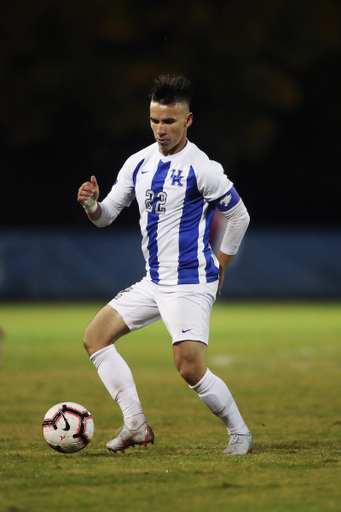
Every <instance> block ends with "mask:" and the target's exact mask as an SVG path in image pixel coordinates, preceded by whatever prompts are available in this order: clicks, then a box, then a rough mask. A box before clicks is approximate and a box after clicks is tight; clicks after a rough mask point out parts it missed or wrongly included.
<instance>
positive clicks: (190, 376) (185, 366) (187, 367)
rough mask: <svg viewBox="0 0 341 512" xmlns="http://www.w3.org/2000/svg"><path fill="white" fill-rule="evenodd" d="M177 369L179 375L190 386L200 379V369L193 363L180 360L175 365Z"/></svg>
mask: <svg viewBox="0 0 341 512" xmlns="http://www.w3.org/2000/svg"><path fill="white" fill-rule="evenodd" d="M177 368H178V371H179V373H180V375H181V377H182V378H183V379H184V380H185V381H186V382H187V384H189V385H190V386H195V384H197V383H198V382H199V380H200V378H201V377H199V374H200V371H199V369H198V367H197V365H195V364H191V363H188V362H187V361H186V362H182V363H180V364H178V365H177Z"/></svg>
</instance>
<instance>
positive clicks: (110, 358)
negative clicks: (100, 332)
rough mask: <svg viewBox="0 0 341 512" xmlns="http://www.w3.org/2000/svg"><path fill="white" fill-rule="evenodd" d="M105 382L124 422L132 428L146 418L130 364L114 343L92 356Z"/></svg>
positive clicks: (137, 426) (134, 428)
mask: <svg viewBox="0 0 341 512" xmlns="http://www.w3.org/2000/svg"><path fill="white" fill-rule="evenodd" d="M90 359H91V361H92V362H93V363H94V365H95V366H96V368H97V370H98V375H99V376H100V378H101V380H102V382H103V384H104V385H105V387H106V388H107V390H108V391H109V393H110V395H111V396H112V398H113V399H114V400H116V402H117V403H118V405H119V406H120V407H121V410H122V413H123V419H124V424H125V425H127V427H128V428H130V429H132V430H136V429H138V428H139V426H140V425H142V423H144V422H145V421H147V420H146V417H145V415H144V414H143V410H142V406H141V402H140V399H139V397H138V394H137V390H136V386H135V382H134V379H133V376H132V373H131V371H130V368H129V366H128V365H127V363H126V362H125V360H124V359H123V358H122V357H121V356H120V354H119V353H118V352H117V350H116V348H115V346H114V345H109V346H108V347H105V348H102V349H101V350H98V351H97V352H95V353H94V354H92V356H91V357H90Z"/></svg>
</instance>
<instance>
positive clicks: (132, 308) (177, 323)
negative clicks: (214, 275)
mask: <svg viewBox="0 0 341 512" xmlns="http://www.w3.org/2000/svg"><path fill="white" fill-rule="evenodd" d="M217 289H218V281H214V282H213V283H200V284H180V285H176V286H169V285H160V284H155V283H153V282H152V281H149V280H148V279H146V278H143V279H142V281H139V282H138V283H135V284H134V285H133V286H131V287H130V288H126V289H125V290H123V291H121V292H120V293H118V294H117V295H116V297H114V298H113V299H112V300H111V301H110V302H109V306H111V307H112V308H114V309H115V310H116V311H117V312H118V313H119V314H120V315H121V317H122V318H123V320H124V321H125V323H126V324H127V326H128V327H129V329H130V330H131V331H136V330H137V329H141V327H145V326H146V325H149V324H151V323H153V322H156V320H160V319H162V320H163V322H164V324H165V326H166V328H167V330H168V332H169V334H170V335H171V337H172V343H173V344H174V343H177V342H180V341H186V340H189V341H201V342H202V343H205V344H206V345H207V344H208V337H209V324H210V314H211V309H212V306H213V303H214V301H215V299H216V295H217Z"/></svg>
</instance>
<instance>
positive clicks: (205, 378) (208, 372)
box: [189, 368, 213, 393]
mask: <svg viewBox="0 0 341 512" xmlns="http://www.w3.org/2000/svg"><path fill="white" fill-rule="evenodd" d="M212 376H213V373H212V372H211V370H210V369H209V368H207V370H206V373H205V375H204V376H203V377H202V379H200V380H199V382H197V383H196V384H194V386H189V387H190V388H191V389H194V391H196V392H197V393H202V392H204V390H205V388H206V386H207V384H208V383H209V382H210V381H211V377H212Z"/></svg>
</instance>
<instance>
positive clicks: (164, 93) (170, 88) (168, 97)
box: [150, 75, 191, 105]
mask: <svg viewBox="0 0 341 512" xmlns="http://www.w3.org/2000/svg"><path fill="white" fill-rule="evenodd" d="M150 98H151V100H152V101H155V102H157V103H161V105H170V104H172V103H175V102H177V101H186V102H187V103H188V105H189V104H190V101H191V83H190V81H189V80H187V78H185V77H183V76H176V75H160V76H159V77H158V78H156V79H155V80H154V84H153V86H152V91H151V94H150Z"/></svg>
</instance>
